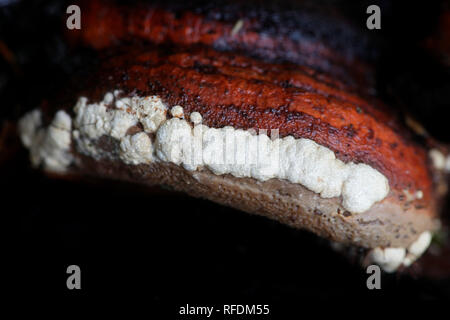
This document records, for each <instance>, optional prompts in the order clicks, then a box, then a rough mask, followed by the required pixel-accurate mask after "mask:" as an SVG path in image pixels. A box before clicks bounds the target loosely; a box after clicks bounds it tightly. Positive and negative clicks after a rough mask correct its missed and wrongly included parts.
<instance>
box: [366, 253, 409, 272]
mask: <svg viewBox="0 0 450 320" xmlns="http://www.w3.org/2000/svg"><path fill="white" fill-rule="evenodd" d="M405 254H406V250H405V248H385V249H382V248H375V249H373V250H372V251H371V252H370V259H371V261H373V262H375V263H376V264H378V265H379V266H380V267H381V268H383V270H384V271H386V272H394V271H395V270H397V269H398V267H400V266H401V265H402V263H403V259H404V258H405Z"/></svg>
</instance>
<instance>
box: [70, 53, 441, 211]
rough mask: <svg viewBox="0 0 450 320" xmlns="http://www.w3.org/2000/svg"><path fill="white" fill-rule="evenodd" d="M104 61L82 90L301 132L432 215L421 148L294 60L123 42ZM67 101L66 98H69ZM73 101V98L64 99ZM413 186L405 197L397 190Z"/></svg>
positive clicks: (379, 112) (374, 110)
mask: <svg viewBox="0 0 450 320" xmlns="http://www.w3.org/2000/svg"><path fill="white" fill-rule="evenodd" d="M123 51H124V52H126V53H124V54H121V55H114V57H113V58H112V59H109V60H104V62H103V63H102V66H101V67H100V71H98V72H97V73H96V74H94V75H93V76H92V78H90V80H89V79H83V80H82V82H83V86H84V88H89V89H87V90H84V91H83V92H81V93H79V92H78V93H77V94H78V95H80V94H81V95H85V96H87V97H89V99H90V100H91V101H95V100H101V99H102V97H103V95H104V94H105V93H106V92H110V91H112V90H114V89H121V90H123V92H124V93H125V94H139V95H159V96H160V97H162V99H163V100H164V101H165V102H166V103H167V104H168V105H170V106H173V105H181V106H183V107H184V110H185V112H186V113H190V112H193V111H198V112H200V113H201V114H202V116H203V120H204V124H206V125H208V126H210V127H224V126H230V125H231V126H233V127H235V128H242V129H249V128H255V129H268V130H270V129H279V132H280V136H282V137H283V136H287V135H291V136H294V137H295V138H308V139H312V140H314V141H316V142H317V143H319V144H321V145H323V146H326V147H328V148H330V149H331V150H333V151H334V152H335V153H336V156H337V157H338V158H339V159H341V160H343V161H344V162H355V163H361V162H362V163H365V164H368V165H370V166H372V167H374V168H376V169H377V170H379V171H380V172H381V173H383V174H384V175H385V176H386V177H387V178H388V179H389V184H390V188H391V195H390V196H393V197H396V198H397V199H398V200H399V201H400V202H404V204H405V207H408V206H411V205H414V206H415V207H416V208H424V209H427V210H424V212H428V213H429V214H430V215H435V214H436V201H435V200H436V197H435V195H434V192H433V181H432V180H433V179H432V172H431V169H430V165H429V161H428V154H427V151H426V150H425V148H423V147H421V146H420V145H419V144H417V143H416V142H415V141H413V139H412V138H411V137H410V135H409V133H408V131H407V130H406V129H404V127H403V126H402V124H401V123H400V121H399V120H398V118H397V117H396V116H395V115H394V114H393V113H392V112H389V110H387V109H385V107H383V106H381V105H380V104H379V103H374V102H372V103H369V102H367V101H365V100H363V99H362V98H360V97H358V96H356V95H354V94H350V93H348V92H346V91H343V90H342V89H340V88H339V86H336V82H333V84H329V83H326V82H324V81H321V79H318V78H317V77H314V76H312V75H310V74H309V73H308V69H305V68H302V67H299V66H294V65H288V64H284V65H277V64H270V63H265V62H261V61H257V60H254V59H252V58H248V57H246V56H242V55H237V54H231V53H222V52H221V53H219V52H217V51H214V50H212V49H208V48H191V49H181V48H178V49H168V48H165V49H161V48H158V49H155V48H145V49H138V48H136V47H133V48H126V49H124V50H123ZM72 103H73V101H72ZM72 106H73V104H72ZM403 190H408V191H409V192H410V193H411V194H414V193H415V192H416V191H418V190H421V191H422V192H423V194H424V197H423V198H422V199H416V200H415V201H413V202H410V200H408V199H407V198H408V197H406V196H405V194H404V192H403Z"/></svg>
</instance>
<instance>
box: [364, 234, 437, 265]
mask: <svg viewBox="0 0 450 320" xmlns="http://www.w3.org/2000/svg"><path fill="white" fill-rule="evenodd" d="M431 238H432V234H431V232H430V231H425V232H422V233H421V234H420V236H419V237H418V238H417V239H416V241H414V242H413V243H412V244H411V245H410V246H409V247H408V248H406V249H405V248H375V249H372V250H371V251H370V253H369V259H370V261H371V262H374V263H376V264H378V265H380V267H382V268H383V270H384V271H386V272H394V271H395V270H397V269H398V268H399V267H400V266H402V265H403V266H405V267H409V266H410V265H411V264H412V263H413V262H414V261H416V260H417V259H418V258H419V257H420V256H421V255H422V254H423V253H424V252H425V251H426V250H427V248H428V247H429V245H430V243H431Z"/></svg>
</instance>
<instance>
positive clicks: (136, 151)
mask: <svg viewBox="0 0 450 320" xmlns="http://www.w3.org/2000/svg"><path fill="white" fill-rule="evenodd" d="M120 157H121V159H122V160H123V161H124V162H125V163H128V164H134V165H136V164H141V163H150V162H152V160H153V146H152V141H151V140H150V137H149V136H148V134H147V133H145V132H138V133H136V134H134V135H132V136H126V137H125V138H123V139H121V141H120Z"/></svg>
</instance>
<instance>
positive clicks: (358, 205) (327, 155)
mask: <svg viewBox="0 0 450 320" xmlns="http://www.w3.org/2000/svg"><path fill="white" fill-rule="evenodd" d="M168 111H169V108H168V107H167V106H166V105H165V104H164V103H163V102H162V100H161V99H160V98H159V97H157V96H148V97H131V98H130V97H123V98H120V97H119V92H118V91H115V92H114V93H107V94H106V95H105V97H104V99H103V100H102V101H100V102H89V101H88V99H87V98H85V97H80V98H79V100H78V102H77V104H76V106H75V108H74V112H75V118H74V123H73V126H74V130H73V131H72V137H73V139H74V142H75V146H76V148H77V150H78V151H79V152H81V153H83V154H86V155H89V156H91V157H94V158H96V159H100V158H103V157H111V155H110V154H107V153H105V151H102V150H99V148H98V147H97V146H95V141H96V140H97V139H99V138H100V137H102V136H108V137H111V138H113V139H115V140H117V141H118V142H119V145H120V150H119V157H120V159H121V160H122V161H124V162H125V163H127V164H133V165H137V164H148V163H151V162H154V161H162V162H171V163H174V164H176V165H180V166H183V167H184V168H185V169H186V170H190V171H194V170H198V169H201V168H207V169H209V170H211V171H212V172H213V173H214V174H217V175H223V174H231V175H233V176H235V177H250V178H254V179H257V180H259V181H266V180H268V179H272V178H276V179H284V180H287V181H289V182H292V183H298V184H301V185H303V186H305V187H306V188H308V189H309V190H311V191H313V192H316V193H318V194H320V196H321V197H323V198H332V197H342V205H343V207H344V208H345V209H346V210H348V211H350V212H353V213H361V212H364V211H366V210H368V209H369V208H370V207H371V206H372V205H373V204H374V203H375V202H377V201H381V200H382V199H384V198H385V197H386V195H387V194H388V192H389V183H388V180H387V179H386V177H385V176H384V175H383V174H381V173H380V172H379V171H377V170H375V169H374V168H372V167H370V166H368V165H366V164H355V163H347V164H346V163H344V162H342V161H340V160H339V159H337V158H336V156H335V154H334V152H333V151H331V150H330V149H328V148H326V147H324V146H321V145H319V144H317V143H316V142H314V141H312V140H309V139H303V138H300V139H295V138H293V137H292V136H288V137H284V138H278V131H277V130H271V134H270V135H271V138H270V137H269V135H268V134H267V131H266V130H259V132H256V131H255V130H241V129H235V128H233V127H224V128H210V127H208V126H205V125H203V124H202V116H201V114H200V113H198V112H193V113H191V114H190V115H185V114H184V111H183V108H182V107H181V106H174V107H173V108H171V110H170V115H171V116H172V117H169V116H168ZM66 115H67V114H66ZM59 117H62V116H59ZM67 117H68V116H67ZM67 117H66V122H67V121H69V131H67V130H66V129H61V130H60V131H58V132H55V128H56V125H53V124H52V126H50V128H49V129H48V131H49V132H50V131H51V134H52V135H51V137H52V139H53V140H52V141H53V142H52V143H53V144H55V145H54V146H53V144H52V147H51V148H50V147H49V145H48V143H47V144H42V143H38V142H37V141H38V140H39V141H40V139H42V138H39V139H38V138H37V137H36V136H37V134H36V131H39V130H36V129H35V128H37V127H39V126H40V122H39V121H40V117H38V116H37V115H36V113H35V112H32V113H29V114H28V115H26V116H25V117H24V118H23V119H22V122H23V124H22V125H21V134H22V140H23V143H24V144H25V145H26V146H27V147H29V148H31V149H32V150H35V151H34V152H32V154H33V153H36V152H37V153H41V152H44V153H46V155H45V156H42V155H39V156H38V158H39V159H41V160H42V159H43V160H42V161H44V162H45V163H47V162H49V163H51V162H53V167H52V165H46V167H47V168H48V169H52V168H56V167H58V166H57V165H56V163H58V164H59V168H60V169H63V168H64V166H67V165H68V164H69V163H70V161H69V158H68V157H67V155H66V154H64V155H65V157H62V153H61V152H60V151H58V152H56V154H54V153H55V152H53V151H52V152H50V151H51V150H52V148H53V149H57V150H67V148H68V147H67V146H68V145H70V117H68V119H67ZM58 119H59V118H58ZM60 120H61V119H59V120H58V121H60ZM55 121H56V118H55ZM136 125H140V126H141V127H142V128H143V129H144V131H143V132H142V131H141V132H139V133H135V134H128V130H129V129H130V128H131V127H133V126H136ZM66 127H67V126H66ZM52 128H53V129H52ZM57 133H58V134H59V136H58V138H57V141H58V142H61V144H60V145H59V144H58V145H56V142H55V139H54V138H55V135H56V134H57ZM46 139H50V138H46ZM62 141H64V143H62ZM36 150H39V151H36ZM49 153H52V154H51V156H49ZM41 160H40V161H41Z"/></svg>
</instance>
